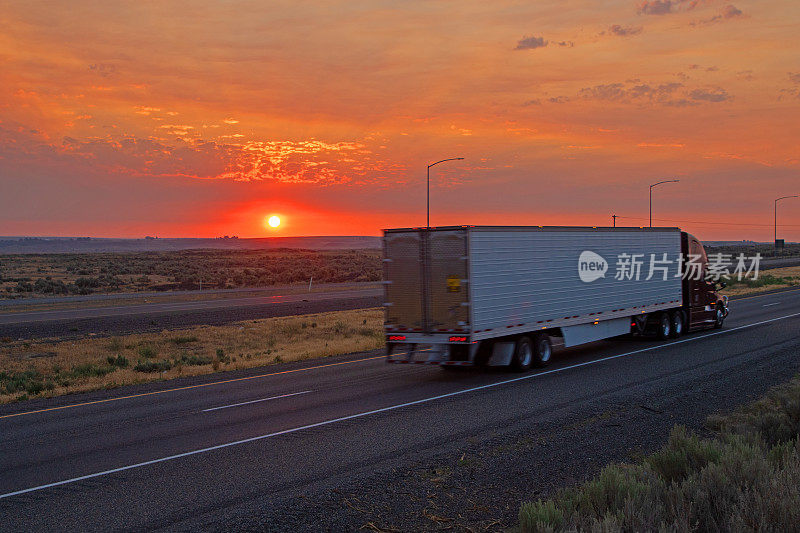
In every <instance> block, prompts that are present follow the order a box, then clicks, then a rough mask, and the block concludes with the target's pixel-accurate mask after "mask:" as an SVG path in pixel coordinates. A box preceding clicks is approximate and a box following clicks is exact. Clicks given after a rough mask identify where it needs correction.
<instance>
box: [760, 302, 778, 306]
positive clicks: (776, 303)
mask: <svg viewBox="0 0 800 533" xmlns="http://www.w3.org/2000/svg"><path fill="white" fill-rule="evenodd" d="M779 303H780V302H775V303H771V304H764V305H762V306H761V307H769V306H770V305H778V304H779Z"/></svg>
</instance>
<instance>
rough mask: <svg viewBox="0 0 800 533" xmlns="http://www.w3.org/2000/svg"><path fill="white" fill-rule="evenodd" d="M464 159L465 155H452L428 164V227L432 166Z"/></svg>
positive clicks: (429, 226) (429, 221) (429, 222)
mask: <svg viewBox="0 0 800 533" xmlns="http://www.w3.org/2000/svg"><path fill="white" fill-rule="evenodd" d="M461 159H464V158H463V157H451V158H450V159H442V160H441V161H437V162H436V163H431V164H430V165H428V202H427V209H426V213H427V225H426V226H427V228H428V229H430V228H431V167H432V166H434V165H438V164H439V163H444V162H445V161H460V160H461Z"/></svg>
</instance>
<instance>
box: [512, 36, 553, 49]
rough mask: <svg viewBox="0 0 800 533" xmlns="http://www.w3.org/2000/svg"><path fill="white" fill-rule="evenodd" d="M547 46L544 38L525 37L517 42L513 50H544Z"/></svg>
mask: <svg viewBox="0 0 800 533" xmlns="http://www.w3.org/2000/svg"><path fill="white" fill-rule="evenodd" d="M547 44H548V41H545V40H544V37H528V36H525V37H523V38H522V39H520V40H519V42H518V43H517V46H516V48H514V50H535V49H536V48H544V47H545V46H547Z"/></svg>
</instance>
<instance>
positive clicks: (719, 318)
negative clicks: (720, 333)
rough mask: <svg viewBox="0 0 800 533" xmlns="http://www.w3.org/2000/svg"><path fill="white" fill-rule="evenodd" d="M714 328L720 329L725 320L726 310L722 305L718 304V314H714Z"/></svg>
mask: <svg viewBox="0 0 800 533" xmlns="http://www.w3.org/2000/svg"><path fill="white" fill-rule="evenodd" d="M714 318H715V320H714V329H719V328H721V327H722V323H723V322H725V311H723V310H722V307H720V306H717V312H716V315H714Z"/></svg>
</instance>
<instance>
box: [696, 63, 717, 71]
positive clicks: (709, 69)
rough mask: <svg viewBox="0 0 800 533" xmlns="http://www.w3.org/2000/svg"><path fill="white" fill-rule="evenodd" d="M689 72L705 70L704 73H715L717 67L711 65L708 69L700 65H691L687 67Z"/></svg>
mask: <svg viewBox="0 0 800 533" xmlns="http://www.w3.org/2000/svg"><path fill="white" fill-rule="evenodd" d="M689 70H705V71H706V72H717V71H718V70H719V67H717V66H716V65H711V66H710V67H703V66H702V65H698V64H692V65H689Z"/></svg>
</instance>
